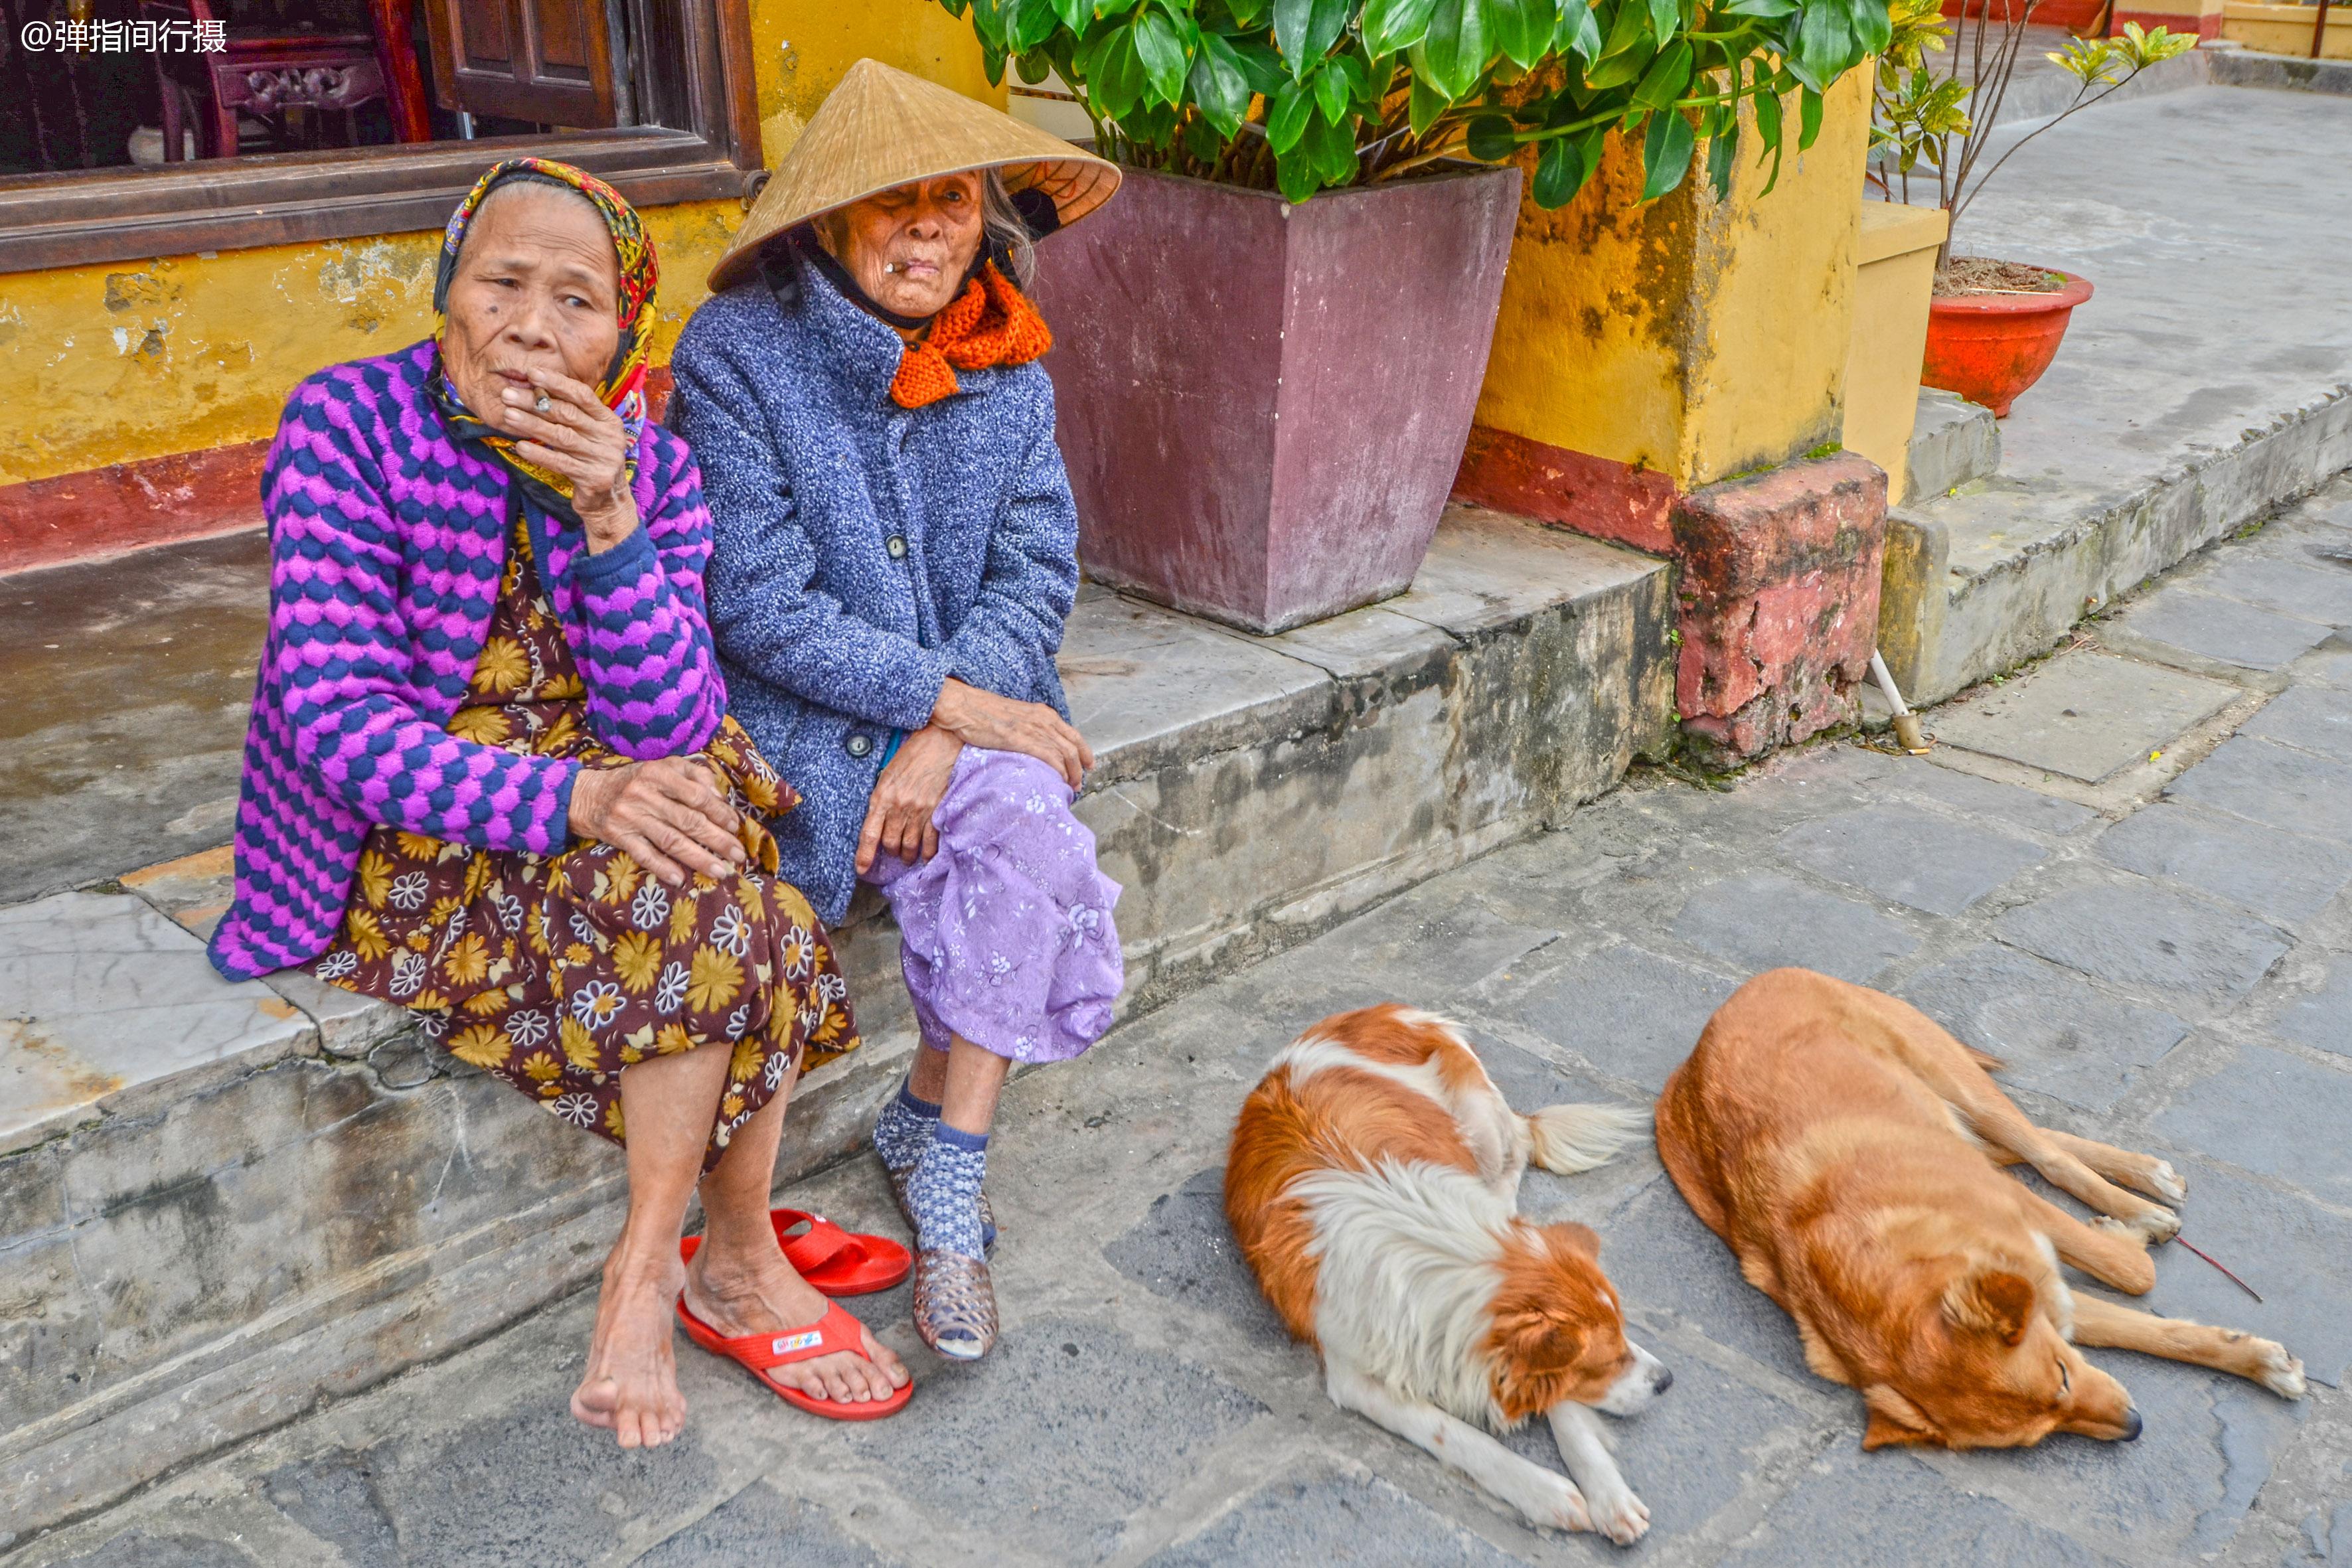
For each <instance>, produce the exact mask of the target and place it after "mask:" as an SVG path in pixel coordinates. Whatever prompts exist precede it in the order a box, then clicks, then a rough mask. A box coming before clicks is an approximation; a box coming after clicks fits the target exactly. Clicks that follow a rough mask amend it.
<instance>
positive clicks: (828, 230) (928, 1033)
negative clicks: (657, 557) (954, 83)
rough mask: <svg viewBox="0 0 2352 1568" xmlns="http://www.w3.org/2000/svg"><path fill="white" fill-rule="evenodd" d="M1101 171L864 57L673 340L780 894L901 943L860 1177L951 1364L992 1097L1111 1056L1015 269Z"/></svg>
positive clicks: (1065, 495)
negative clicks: (775, 801)
mask: <svg viewBox="0 0 2352 1568" xmlns="http://www.w3.org/2000/svg"><path fill="white" fill-rule="evenodd" d="M1117 186H1118V171H1117V170H1116V169H1115V168H1114V167H1113V166H1112V165H1110V164H1109V163H1105V162H1103V161H1102V160H1100V159H1098V158H1094V157H1091V156H1089V155H1087V153H1082V152H1080V151H1079V150H1078V149H1076V148H1075V147H1073V146H1071V145H1069V144H1068V143H1066V142H1061V141H1057V140H1056V139H1055V138H1053V137H1051V136H1048V135H1046V134H1045V133H1044V132H1040V131H1037V130H1035V129H1034V128H1033V127H1031V126H1027V125H1024V124H1022V123H1020V122H1019V121H1014V120H1012V119H1010V118H1008V117H1006V116H1004V115H1003V114H1000V113H998V112H996V111H995V110H992V109H989V108H987V107H986V106H984V105H982V104H979V103H976V102H974V101H972V100H970V99H966V98H964V97H962V96H961V95H959V94H957V93H954V92H951V91H950V90H949V89H945V88H942V87H939V86H936V85H934V84H931V83H929V82H926V81H923V80H921V79H918V78H915V77H912V76H908V75H907V74H905V73H904V72H900V71H897V70H893V69H891V68H889V67H887V66H884V65H881V64H878V63H877V62H875V61H873V60H861V61H859V62H858V63H857V64H856V66H854V67H852V68H851V69H850V70H849V72H848V73H847V75H845V77H844V78H843V79H842V81H841V84H840V85H839V86H838V87H837V88H836V89H835V90H834V92H833V94H832V95H831V96H830V97H829V98H827V99H826V100H825V101H824V105H823V106H822V107H821V108H820V109H819V110H817V112H816V114H815V115H814V117H813V118H812V119H811V120H810V121H809V124H808V127H807V129H806V130H805V131H804V132H803V133H802V135H801V138H800V140H799V141H798V142H795V143H794V144H793V149H792V151H791V153H789V154H788V155H787V156H786V157H785V158H784V159H783V160H782V162H781V163H780V164H779V165H778V167H777V169H776V171H775V174H774V177H773V178H772V179H771V180H770V182H769V183H768V185H767V187H766V189H765V190H764V191H763V192H762V193H761V196H760V199H759V201H758V203H757V204H756V205H754V207H753V208H752V211H751V216H750V217H749V218H748V220H747V221H746V223H745V225H744V227H743V230H742V233H741V234H740V237H738V238H737V240H736V242H735V244H734V246H733V247H732V248H731V249H730V251H729V252H728V253H727V255H726V257H725V258H724V259H722V260H721V261H720V263H719V266H718V268H716V269H715V270H714V271H713V273H712V274H711V279H710V286H711V289H712V291H713V298H712V299H711V300H709V301H708V302H707V303H706V304H704V305H703V306H702V307H701V309H700V310H698V311H697V312H696V313H695V316H694V319H693V321H691V322H689V323H688V327H687V330H686V332H685V335H684V336H683V337H682V338H681V339H680V341H679V342H678V346H677V353H676V355H675V356H674V358H673V360H672V370H673V372H674V374H675V375H676V377H677V392H676V395H675V401H674V402H673V403H672V405H671V408H672V417H673V420H674V423H675V424H676V426H677V430H678V432H679V434H681V435H683V436H684V437H686V438H687V440H688V442H689V443H690V444H691V445H692V446H693V447H694V450H695V455H696V457H697V458H698V459H699V461H700V463H701V468H702V474H703V482H704V487H705V491H706V493H707V494H708V496H709V502H710V509H711V513H712V519H713V527H714V531H715V543H714V549H713V552H712V556H711V563H710V574H709V596H710V606H711V624H712V629H713V632H714V634H715V637H716V638H717V642H718V648H719V661H720V666H721V668H722V669H723V670H724V672H725V675H726V679H727V686H728V690H729V693H730V710H731V712H732V713H733V715H734V716H735V717H736V718H738V719H739V720H740V721H741V722H742V724H743V726H744V728H745V729H747V730H748V731H751V735H752V737H753V738H754V740H755V741H756V742H758V744H759V745H760V746H761V748H762V750H763V751H764V752H766V754H767V755H768V756H769V757H771V758H772V759H773V761H774V763H775V764H776V766H777V768H778V770H779V771H780V772H781V773H782V775H783V776H784V777H785V778H786V779H788V780H790V781H791V783H792V784H793V787H794V788H795V789H796V790H798V791H799V792H800V794H801V795H802V797H803V805H801V808H800V809H799V810H798V811H795V812H794V813H793V814H792V816H789V817H787V818H784V819H783V820H782V822H780V823H779V824H778V825H777V828H776V833H777V839H778V844H779V852H780V865H781V868H782V875H783V876H785V877H786V878H788V879H790V880H791V881H792V882H793V883H794V884H795V885H796V886H798V887H801V888H803V889H806V890H807V892H808V895H809V898H810V900H811V901H812V902H813V903H814V905H815V906H816V908H817V910H818V911H819V912H820V913H821V914H822V916H823V917H824V919H825V920H826V921H838V920H840V918H841V917H842V916H843V914H844V913H845V911H846V910H847V909H848V906H849V901H850V896H851V894H852V893H853V892H854V891H855V890H856V885H857V883H858V882H859V881H860V880H864V881H866V882H868V883H871V884H872V885H874V886H875V887H876V888H877V889H880V892H881V895H882V897H883V898H884V899H886V900H888V902H889V904H890V907H891V910H892V911H893V913H894V914H895V915H896V916H897V919H898V929H899V932H900V936H901V942H902V947H901V968H902V970H903V972H904V973H905V977H906V984H907V989H908V993H909V994H910V995H911V997H912V1000H913V1003H914V1015H915V1018H916V1021H917V1024H918V1026H919V1030H920V1035H921V1044H922V1048H921V1049H919V1050H918V1051H917V1052H916V1053H915V1063H914V1067H913V1068H912V1070H911V1071H910V1072H909V1074H908V1079H907V1081H906V1083H905V1084H904V1085H903V1086H902V1087H901V1088H900V1089H899V1091H898V1095H897V1096H896V1098H895V1099H893V1100H891V1102H890V1103H889V1104H888V1105H887V1107H886V1108H885V1109H884V1110H883V1111H882V1114H881V1116H880V1119H879V1121H877V1125H876V1127H875V1130H874V1146H875V1149H876V1151H877V1152H878V1153H879V1154H880V1155H881V1158H882V1162H883V1164H884V1166H885V1167H886V1168H887V1171H888V1173H889V1175H890V1178H891V1184H892V1186H893V1188H894V1190H895V1191H896V1192H897V1193H898V1200H899V1206H900V1207H901V1208H902V1209H903V1210H904V1211H905V1212H906V1215H907V1220H908V1225H909V1226H912V1227H913V1229H914V1231H915V1235H916V1259H915V1305H914V1312H915V1321H916V1329H917V1331H918V1332H919V1334H920V1335H921V1336H922V1338H923V1340H924V1342H926V1343H928V1344H929V1345H930V1346H931V1347H932V1348H933V1349H934V1350H936V1351H938V1352H940V1354H942V1355H945V1356H948V1357H950V1358H953V1359H958V1360H971V1359H975V1358H977V1357H979V1356H982V1355H983V1354H985V1353H986V1352H988V1350H989V1348H990V1346H991V1345H992V1344H993V1343H994V1342H995V1338H996V1331H997V1316H996V1301H995V1297H994V1294H993V1289H992V1285H991V1283H990V1279H989V1273H988V1267H987V1264H986V1262H985V1260H984V1259H985V1256H986V1250H987V1248H988V1247H990V1246H991V1245H992V1242H993V1241H994V1224H993V1220H992V1215H991V1214H990V1210H989V1207H988V1205H987V1201H986V1199H985V1197H984V1196H983V1195H982V1185H981V1184H982V1177H983V1174H984V1172H985V1167H986V1161H987V1150H988V1137H989V1130H990V1127H991V1125H992V1121H993V1120H994V1117H995V1110H996V1100H997V1093H998V1090H999V1089H1001V1088H1002V1086H1003V1082H1004V1079H1005V1075H1006V1072H1007V1071H1008V1070H1009V1069H1010V1068H1011V1067H1012V1065H1013V1063H1015V1062H1049V1061H1062V1060H1066V1059H1068V1058H1073V1057H1076V1055H1078V1054H1079V1053H1080V1052H1082V1051H1084V1050H1085V1049H1086V1048H1087V1047H1088V1046H1090V1045H1092V1044H1093V1043H1094V1042H1095V1041H1096V1040H1097V1039H1099V1038H1100V1037H1102V1035H1103V1034H1104V1033H1105V1031H1106V1030H1108V1027H1109V1026H1110V1017H1111V1005H1112V1003H1113V1002H1114V1001H1115V1000H1116V999H1117V997H1118V991H1119V986H1120V984H1121V966H1120V957H1119V948H1118V935H1117V933H1116V931H1114V930H1113V928H1112V924H1111V906H1112V904H1113V903H1114V902H1115V901H1116V900H1117V899H1118V891H1119V889H1118V885H1117V884H1116V883H1114V882H1112V881H1110V880H1109V879H1107V878H1105V877H1104V876H1103V875H1102V874H1101V872H1100V871H1099V870H1098V869H1097V867H1096V864H1095V847H1094V838H1093V836H1092V835H1091V834H1089V833H1088V832H1087V829H1086V828H1085V827H1084V826H1082V825H1081V824H1080V823H1079V822H1078V821H1077V819H1076V817H1075V816H1072V815H1071V811H1070V804H1071V800H1072V796H1073V794H1074V792H1075V791H1076V788H1077V786H1078V784H1080V782H1081V781H1082V779H1083V778H1084V776H1085V773H1086V770H1087V768H1088V767H1090V766H1092V765H1093V762H1094V757H1093V753H1092V752H1089V751H1088V750H1087V742H1086V741H1085V739H1084V738H1083V737H1082V736H1081V735H1080V734H1079V733H1078V731H1076V729H1075V728H1073V727H1072V726H1071V724H1070V721H1069V715H1068V710H1067V708H1066V704H1065V703H1064V701H1063V697H1062V688H1061V682H1060V680H1059V679H1058V678H1057V677H1056V675H1055V668H1054V655H1055V650H1056V649H1057V648H1058V647H1060V645H1061V639H1062V628H1063V623H1064V622H1065V620H1066V618H1067V617H1068V616H1069V613H1070V606H1071V604H1072V602H1073V600H1074V598H1075V595H1076V588H1077V582H1078V563H1077V556H1076V546H1077V514H1076V510H1075V508H1074V507H1073V506H1072V504H1071V500H1070V489H1069V482H1068V479H1067V478H1066V475H1065V474H1064V472H1063V468H1062V458H1061V454H1060V451H1059V450H1058V449H1057V448H1056V447H1055V442H1054V398H1053V387H1052V384H1051V383H1050V382H1048V381H1047V379H1046V376H1045V370H1044V368H1043V367H1042V366H1041V365H1039V364H1038V363H1037V360H1038V358H1039V356H1040V355H1042V354H1044V353H1045V351H1046V349H1047V348H1048V347H1049V346H1050V345H1051V343H1052V341H1053V339H1052V335H1051V333H1050V332H1049V331H1047V330H1046V326H1045V322H1044V321H1042V320H1041V319H1040V318H1039V317H1038V314H1037V312H1036V310H1034V308H1033V307H1032V306H1031V305H1030V302H1029V301H1028V300H1027V299H1026V298H1025V297H1024V295H1023V294H1022V292H1021V286H1022V284H1023V283H1024V281H1025V280H1026V279H1027V277H1028V273H1029V268H1030V261H1031V242H1032V240H1033V238H1034V237H1040V236H1042V235H1044V234H1047V233H1050V232H1051V231H1052V230H1054V229H1055V228H1056V227H1058V226H1062V225H1066V224H1069V223H1073V222H1076V220H1078V219H1079V218H1082V217H1084V216H1086V215H1087V213H1089V212H1091V211H1093V210H1094V208H1096V207H1097V206H1098V205H1101V203H1102V202H1103V201H1104V200H1105V199H1107V198H1108V196H1109V195H1110V194H1111V193H1112V191H1113V190H1114V189H1116V188H1117Z"/></svg>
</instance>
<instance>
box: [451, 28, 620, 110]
mask: <svg viewBox="0 0 2352 1568" xmlns="http://www.w3.org/2000/svg"><path fill="white" fill-rule="evenodd" d="M425 9H426V11H427V12H428V13H429V14H430V16H431V17H432V22H433V89H434V96H435V97H436V98H437V99H438V100H440V103H441V107H442V108H444V109H453V110H465V111H466V112H467V113H469V114H495V115H499V116H502V117H504V118H506V119H509V120H530V121H538V122H539V123H541V124H543V125H568V126H577V127H582V128H593V129H603V128H604V127H608V126H614V125H626V124H629V123H631V120H632V116H631V114H630V112H629V82H628V66H627V58H626V50H625V43H624V36H623V33H622V26H621V0H425Z"/></svg>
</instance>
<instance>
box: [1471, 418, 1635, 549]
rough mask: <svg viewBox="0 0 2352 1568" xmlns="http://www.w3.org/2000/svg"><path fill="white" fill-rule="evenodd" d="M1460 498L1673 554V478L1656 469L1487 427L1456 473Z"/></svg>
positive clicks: (1479, 428)
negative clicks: (1616, 460)
mask: <svg viewBox="0 0 2352 1568" xmlns="http://www.w3.org/2000/svg"><path fill="white" fill-rule="evenodd" d="M1454 498H1455V499H1456V500H1466V501H1471V502H1474V503H1475V504H1476V505H1479V506H1485V507H1492V508H1494V509H1495V510H1496V511H1507V512H1512V513H1515V514H1517V516H1520V517H1532V518H1534V519H1536V520H1537V521H1539V522H1549V523H1556V524H1558V525H1559V527H1562V528H1569V529H1573V530H1575V531H1577V532H1579V533H1589V534H1591V536H1592V537H1593V538H1595V539H1606V540H1609V541H1611V542H1613V543H1617V544H1630V545H1632V546H1633V548H1634V549H1636V550H1646V551H1648V552H1651V553H1652V554H1654V555H1671V554H1673V553H1674V547H1675V538H1674V525H1673V523H1672V522H1671V521H1670V520H1669V517H1670V514H1671V513H1672V512H1673V510H1674V505H1675V482H1674V481H1673V480H1672V479H1668V478H1666V476H1665V475H1664V474H1662V473H1659V472H1658V471H1657V470H1655V469H1654V468H1631V467H1629V466H1627V465H1626V464H1623V463H1619V462H1614V461H1612V460H1611V459H1609V458H1595V457H1592V456H1591V455H1590V454H1588V453H1584V452H1571V451H1570V450H1569V449H1568V448H1567V447H1549V446H1546V445H1545V444H1544V443H1543V442H1541V441H1531V440H1529V439H1528V437H1525V436H1514V435H1512V434H1511V433H1510V432H1508V431H1507V430H1495V429H1490V428H1488V427H1487V426H1484V425H1474V426H1471V427H1470V443H1469V445H1468V446H1467V447H1465V448H1464V450H1463V453H1462V467H1461V468H1460V470H1459V471H1457V472H1456V473H1455V474H1454Z"/></svg>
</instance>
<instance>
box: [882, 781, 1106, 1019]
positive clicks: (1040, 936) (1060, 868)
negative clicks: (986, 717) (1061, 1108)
mask: <svg viewBox="0 0 2352 1568" xmlns="http://www.w3.org/2000/svg"><path fill="white" fill-rule="evenodd" d="M1071 798H1072V796H1071V793H1070V786H1069V785H1068V784H1065V783H1063V782H1062V775H1061V774H1059V773H1055V771H1054V770H1053V769H1052V768H1050V767H1047V766H1046V765H1045V763H1041V762H1039V761H1037V760H1036V759H1035V758H1034V757H1026V756H1023V755H1021V754H1020V753H1018V752H990V751H982V750H981V749H980V748H978V747H976V746H967V747H965V748H964V752H963V755H962V756H961V757H959V758H958V759H956V765H955V773H954V774H953V776H952V777H950V779H949V781H948V789H947V794H946V795H944V796H942V797H941V798H940V806H939V810H938V811H936V812H935V813H933V814H932V817H931V820H932V822H933V823H934V824H935V825H936V826H938V828H939V830H940V849H939V853H938V854H937V855H934V856H933V857H932V858H930V859H929V860H928V861H925V862H924V863H923V864H921V865H919V866H909V865H908V864H907V863H906V862H905V861H903V860H900V859H898V858H897V857H896V856H893V855H890V854H888V853H887V852H886V853H884V854H882V855H880V856H877V858H876V859H875V862H874V868H873V869H872V870H870V871H868V872H867V873H866V880H867V881H869V882H872V883H873V884H874V885H875V886H876V887H877V888H879V889H881V890H882V895H883V897H884V898H886V899H887V900H889V901H890V910H891V913H892V914H894V915H896V916H897V917H898V931H899V937H900V944H901V945H900V950H899V966H900V968H901V969H903V970H904V971H905V973H906V976H907V991H908V994H909V995H911V996H912V997H913V998H914V1003H915V1019H916V1022H917V1023H918V1025H919V1026H920V1027H921V1029H922V1035H923V1043H924V1044H925V1045H927V1046H929V1047H931V1048H932V1049H933V1050H939V1051H943V1050H946V1049H947V1048H948V1037H949V1036H950V1034H955V1035H961V1036H962V1037H964V1038H965V1039H967V1040H970V1041H971V1043H972V1044H973V1045H975V1046H978V1047H982V1049H983V1050H988V1051H992V1052H994V1053H995V1054H996V1055H998V1056H1000V1057H1010V1058H1012V1059H1013V1060H1014V1061H1021V1062H1058V1061H1067V1060H1068V1059H1069V1058H1072V1057H1075V1056H1076V1055H1078V1054H1079V1053H1080V1052H1082V1051H1084V1050H1085V1049H1086V1048H1087V1047H1088V1046H1091V1045H1093V1044H1094V1043H1095V1042H1096V1041H1097V1040H1099V1039H1101V1038H1102V1037H1103V1036H1104V1035H1105V1034H1107V1033H1108V1031H1109V1029H1110V1017H1111V1004H1112V1003H1114V1002H1116V1001H1117V1000H1118V992H1119V987H1120V985H1121V984H1123V983H1124V982H1125V978H1126V972H1125V968H1124V966H1123V964H1122V963H1121V962H1120V958H1119V948H1118V931H1117V929H1116V928H1114V927H1113V926H1112V924H1111V906H1112V905H1114V904H1116V903H1118V894H1119V887H1118V883H1117V882H1114V881H1112V880H1111V879H1109V878H1108V877H1106V876H1104V875H1103V874H1102V872H1101V871H1100V870H1098V869H1097V868H1096V866H1095V837H1094V835H1093V834H1092V833H1090V832H1088V831H1087V828H1086V826H1085V825H1084V824H1083V823H1081V822H1079V821H1078V819H1077V818H1076V816H1073V815H1071V812H1070V801H1071Z"/></svg>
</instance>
